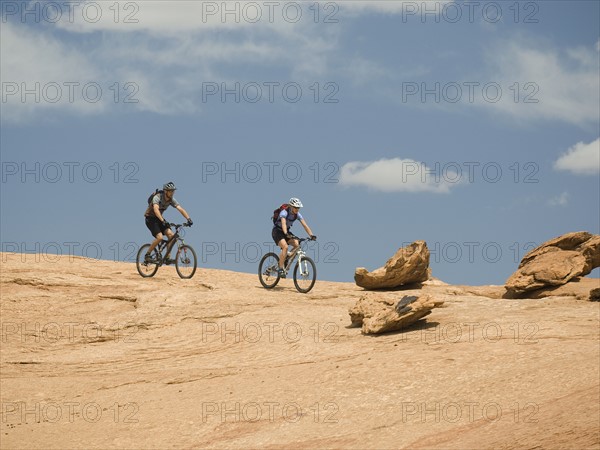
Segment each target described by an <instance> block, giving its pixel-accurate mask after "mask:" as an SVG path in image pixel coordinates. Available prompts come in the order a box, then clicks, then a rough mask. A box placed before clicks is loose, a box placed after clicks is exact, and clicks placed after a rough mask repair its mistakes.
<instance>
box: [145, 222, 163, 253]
mask: <svg viewBox="0 0 600 450" xmlns="http://www.w3.org/2000/svg"><path fill="white" fill-rule="evenodd" d="M146 227H148V229H149V230H150V233H152V236H154V241H152V243H151V244H150V249H149V250H148V253H147V254H151V253H152V252H153V251H154V249H155V248H156V246H157V245H158V244H159V243H160V241H162V239H163V231H164V229H163V228H164V227H163V226H162V224H161V223H160V221H159V220H158V219H157V218H156V217H146Z"/></svg>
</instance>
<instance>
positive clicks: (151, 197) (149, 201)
mask: <svg viewBox="0 0 600 450" xmlns="http://www.w3.org/2000/svg"><path fill="white" fill-rule="evenodd" d="M163 192H164V191H163V190H162V189H161V190H158V189H156V190H155V191H154V193H152V194H150V197H148V206H150V204H151V203H152V199H153V198H154V196H155V195H156V194H161V195H162V193H163Z"/></svg>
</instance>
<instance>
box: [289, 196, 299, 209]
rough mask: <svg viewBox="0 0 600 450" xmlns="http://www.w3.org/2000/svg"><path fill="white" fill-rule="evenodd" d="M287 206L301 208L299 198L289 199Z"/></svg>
mask: <svg viewBox="0 0 600 450" xmlns="http://www.w3.org/2000/svg"><path fill="white" fill-rule="evenodd" d="M288 205H290V206H293V207H294V208H302V202H301V201H300V199H299V198H296V197H292V198H290V201H289V202H288Z"/></svg>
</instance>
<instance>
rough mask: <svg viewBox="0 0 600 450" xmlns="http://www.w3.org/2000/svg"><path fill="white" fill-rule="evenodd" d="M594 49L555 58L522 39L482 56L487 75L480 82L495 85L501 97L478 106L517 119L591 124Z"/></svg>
mask: <svg viewBox="0 0 600 450" xmlns="http://www.w3.org/2000/svg"><path fill="white" fill-rule="evenodd" d="M594 47H596V45H593V46H589V47H578V48H571V49H567V50H566V51H564V52H562V53H561V52H559V51H557V50H555V49H552V48H543V47H541V46H539V47H538V48H534V47H533V46H532V45H531V44H529V43H526V42H524V41H523V40H522V39H514V40H512V41H508V42H504V43H503V44H502V45H499V46H496V47H495V48H493V49H490V51H489V52H488V54H487V55H486V60H487V65H488V69H487V70H486V74H485V76H484V77H481V78H487V79H489V80H490V81H495V82H497V83H499V84H500V85H501V87H502V89H503V95H502V97H501V99H500V101H497V102H489V101H484V102H479V103H478V104H479V105H480V106H485V107H487V108H489V109H493V110H496V111H500V112H503V113H507V114H510V115H511V116H513V117H515V118H518V119H534V120H539V119H543V120H559V121H563V122H567V123H572V124H576V125H580V126H585V125H591V124H597V123H598V121H599V120H600V109H599V108H598V104H600V86H599V85H598V71H599V70H600V65H599V61H598V53H597V51H596V48H594ZM515 83H518V85H516V84H515Z"/></svg>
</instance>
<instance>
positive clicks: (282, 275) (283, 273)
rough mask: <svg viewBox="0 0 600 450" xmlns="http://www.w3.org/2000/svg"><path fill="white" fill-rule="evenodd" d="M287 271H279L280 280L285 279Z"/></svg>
mask: <svg viewBox="0 0 600 450" xmlns="http://www.w3.org/2000/svg"><path fill="white" fill-rule="evenodd" d="M285 275H286V274H285V269H279V278H285Z"/></svg>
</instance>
